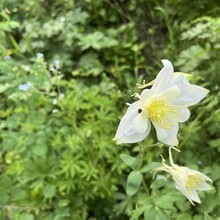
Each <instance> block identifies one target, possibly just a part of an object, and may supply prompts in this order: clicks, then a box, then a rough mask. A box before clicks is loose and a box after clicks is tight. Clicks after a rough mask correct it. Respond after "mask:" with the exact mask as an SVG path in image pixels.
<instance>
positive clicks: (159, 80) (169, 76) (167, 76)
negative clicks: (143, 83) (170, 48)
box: [152, 60, 174, 93]
mask: <svg viewBox="0 0 220 220" xmlns="http://www.w3.org/2000/svg"><path fill="white" fill-rule="evenodd" d="M162 63H163V65H164V67H163V68H162V69H161V71H160V72H159V73H158V75H157V77H156V79H155V82H154V85H153V86H152V90H154V91H156V92H157V93H163V92H164V91H166V90H167V89H168V88H170V87H171V86H172V85H173V80H174V75H173V65H172V63H171V62H170V61H169V60H162Z"/></svg>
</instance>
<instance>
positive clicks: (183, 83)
mask: <svg viewBox="0 0 220 220" xmlns="http://www.w3.org/2000/svg"><path fill="white" fill-rule="evenodd" d="M162 63H163V65H164V67H163V68H162V70H161V71H160V72H159V74H158V75H157V77H156V79H155V81H154V84H153V86H152V88H151V89H145V90H143V91H142V93H141V95H138V94H136V97H138V98H139V100H138V101H136V102H134V103H133V104H129V107H128V110H127V112H126V114H125V115H124V116H123V118H122V119H121V121H120V124H119V127H118V129H117V132H116V135H115V138H114V140H116V141H117V144H122V143H136V142H140V141H142V140H143V139H144V138H146V137H147V136H148V134H149V132H150V129H151V123H152V124H153V125H154V127H155V129H156V132H157V138H158V140H159V141H161V142H163V143H165V144H167V145H172V146H177V145H178V140H177V137H176V136H177V133H178V129H179V128H178V125H179V122H185V121H186V120H188V118H189V116H190V111H189V110H188V108H187V107H188V106H191V105H194V104H196V103H198V102H199V101H200V100H202V99H203V98H204V97H205V96H206V94H207V93H208V90H207V89H204V88H202V87H200V86H196V85H192V84H190V83H189V82H188V80H187V79H186V78H185V76H184V75H183V74H179V75H177V76H174V71H173V65H172V63H171V62H170V61H169V60H162Z"/></svg>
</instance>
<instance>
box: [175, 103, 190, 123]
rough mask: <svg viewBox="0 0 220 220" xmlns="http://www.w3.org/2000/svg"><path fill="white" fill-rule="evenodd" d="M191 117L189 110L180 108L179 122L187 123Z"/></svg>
mask: <svg viewBox="0 0 220 220" xmlns="http://www.w3.org/2000/svg"><path fill="white" fill-rule="evenodd" d="M189 117H190V111H189V109H188V108H185V107H182V108H179V120H178V122H185V121H187V120H188V119H189Z"/></svg>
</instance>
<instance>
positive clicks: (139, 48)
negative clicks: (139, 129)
mask: <svg viewBox="0 0 220 220" xmlns="http://www.w3.org/2000/svg"><path fill="white" fill-rule="evenodd" d="M0 10H1V12H0V37H1V43H0V93H1V102H0V120H1V122H0V149H1V150H0V172H1V175H0V219H2V220H6V219H11V220H84V219H90V220H95V219H97V220H102V219H103V220H104V219H119V220H120V219H121V220H123V219H128V218H129V219H131V220H132V219H133V220H136V219H156V220H160V219H162V220H164V219H165V220H166V219H167V220H168V219H178V220H185V219H189V220H190V219H192V220H198V219H202V220H209V219H219V218H220V212H219V197H220V194H219V192H220V178H219V170H220V166H219V163H220V160H219V153H220V136H219V131H220V117H219V115H220V110H219V106H220V92H219V85H220V81H219V80H220V78H219V70H220V62H219V60H220V54H219V48H220V42H219V32H220V30H219V25H220V20H219V18H218V17H216V14H219V7H217V5H216V1H214V0H213V1H211V0H210V1H198V0H196V1H193V2H192V1H188V0H187V1H183V2H179V1H178V2H177V1H161V2H159V1H144V0H140V1H110V0H106V1H102V0H97V1H91V0H85V1H70V0H64V1H63V0H58V1H46V0H42V1H35V0H10V1H8V0H3V1H1V2H0ZM201 15H203V16H202V17H201ZM162 58H168V59H170V60H171V61H173V62H174V64H175V65H174V66H175V67H176V71H181V72H184V71H185V72H188V73H190V74H191V75H192V82H196V83H197V84H198V85H201V86H204V87H206V88H207V89H209V90H210V92H209V96H208V97H207V98H206V99H205V100H204V101H203V102H201V103H200V104H198V105H197V106H195V107H192V108H191V109H190V110H191V117H190V120H189V123H184V124H182V125H181V127H180V134H179V136H178V139H179V140H180V145H179V148H180V150H181V151H184V154H181V157H180V156H178V157H177V154H175V155H174V156H175V157H176V158H175V157H174V159H175V161H176V162H177V163H179V164H181V165H186V166H189V167H191V168H194V169H198V170H200V171H201V172H204V173H205V174H207V175H208V176H210V178H211V179H212V180H213V190H211V191H210V192H209V193H206V194H204V193H201V194H200V196H201V200H202V204H201V205H198V206H195V207H193V206H191V205H190V203H189V202H188V201H186V199H185V198H184V197H183V195H182V194H181V193H180V192H179V191H177V190H176V189H175V186H174V184H173V183H172V181H170V178H168V176H164V175H162V174H157V175H155V178H154V179H153V180H152V176H153V172H152V171H153V170H154V169H155V168H157V167H159V166H160V165H161V163H159V161H160V157H159V156H160V155H161V154H163V155H164V154H165V150H164V148H165V147H162V146H160V145H158V144H155V145H153V143H155V142H156V139H155V138H153V137H151V138H150V137H149V138H148V139H147V140H146V142H145V143H144V146H143V149H141V151H140V152H141V154H140V155H141V157H140V158H139V159H138V158H137V157H136V155H137V154H138V152H139V148H138V147H136V146H135V145H134V146H133V145H130V146H129V147H127V146H116V145H115V143H114V142H113V141H112V138H113V137H114V135H115V130H116V128H117V125H118V122H119V119H120V118H119V117H121V116H122V115H123V113H124V112H125V109H126V105H125V102H127V101H128V102H133V99H132V98H131V99H130V100H127V97H129V96H130V95H131V94H133V93H134V92H137V89H136V88H135V84H136V83H137V82H139V83H140V82H141V81H142V80H143V79H145V80H146V82H148V81H150V80H151V79H154V78H155V76H156V73H157V70H158V67H159V60H160V59H162ZM57 61H58V63H57ZM24 88H25V89H24ZM146 146H151V147H149V148H148V147H146ZM158 146H159V147H158ZM130 155H132V156H130ZM134 155H135V156H134ZM164 156H166V155H164ZM127 178H128V181H127V185H126V180H127ZM126 192H127V194H128V195H130V196H127V195H126ZM131 196H132V197H131Z"/></svg>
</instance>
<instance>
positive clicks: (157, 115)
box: [147, 99, 178, 129]
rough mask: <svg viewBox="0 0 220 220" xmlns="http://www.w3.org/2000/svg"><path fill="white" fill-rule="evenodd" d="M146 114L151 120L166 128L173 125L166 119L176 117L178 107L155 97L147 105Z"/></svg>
mask: <svg viewBox="0 0 220 220" xmlns="http://www.w3.org/2000/svg"><path fill="white" fill-rule="evenodd" d="M147 112H148V116H149V118H150V120H151V121H153V122H155V123H157V124H158V125H159V126H161V127H162V128H165V129H168V128H171V127H172V126H173V125H172V123H171V122H170V121H169V120H168V119H177V118H178V108H177V107H176V106H174V105H172V104H171V103H170V102H169V101H165V100H164V99H155V100H153V101H152V102H151V103H150V105H149V106H147Z"/></svg>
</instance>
